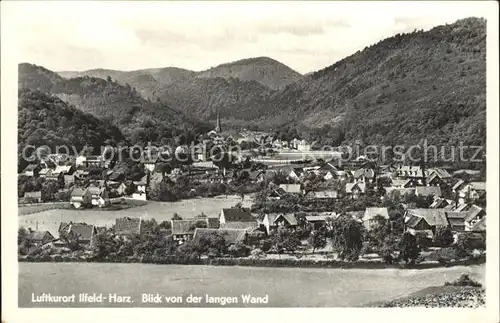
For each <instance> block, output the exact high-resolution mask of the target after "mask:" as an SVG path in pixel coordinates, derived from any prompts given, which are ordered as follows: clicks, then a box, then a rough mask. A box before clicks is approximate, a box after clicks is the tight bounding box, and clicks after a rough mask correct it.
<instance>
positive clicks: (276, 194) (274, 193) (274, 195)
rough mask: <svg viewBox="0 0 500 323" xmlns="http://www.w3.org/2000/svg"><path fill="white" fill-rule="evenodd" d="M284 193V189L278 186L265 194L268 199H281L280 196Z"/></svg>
mask: <svg viewBox="0 0 500 323" xmlns="http://www.w3.org/2000/svg"><path fill="white" fill-rule="evenodd" d="M284 194H285V191H284V190H283V189H281V188H278V189H275V190H272V191H271V192H270V193H269V195H268V196H267V198H268V199H269V200H279V199H281V197H282V196H283V195H284Z"/></svg>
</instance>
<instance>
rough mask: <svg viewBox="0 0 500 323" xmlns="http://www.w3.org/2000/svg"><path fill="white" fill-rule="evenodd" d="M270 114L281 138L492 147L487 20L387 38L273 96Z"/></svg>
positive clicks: (463, 22) (459, 22)
mask: <svg viewBox="0 0 500 323" xmlns="http://www.w3.org/2000/svg"><path fill="white" fill-rule="evenodd" d="M263 111H268V113H267V114H266V115H265V117H264V118H262V120H261V121H262V122H264V121H266V120H267V121H268V123H269V124H271V125H277V124H281V125H282V126H281V127H280V128H281V129H282V130H281V132H285V133H286V132H287V131H292V132H293V131H295V129H299V130H300V132H302V130H301V128H308V129H307V130H308V131H309V132H313V133H314V132H318V131H317V130H318V129H321V130H322V131H321V132H322V133H323V137H324V138H325V139H328V142H329V143H330V144H340V143H349V142H355V141H362V142H365V143H370V144H409V143H416V142H419V141H420V140H422V139H428V140H429V141H430V142H433V143H436V144H456V143H458V141H464V142H465V143H466V144H476V145H477V144H479V145H481V144H485V135H486V129H485V128H486V21H485V20H484V19H476V18H469V19H463V20H459V21H457V22H456V23H454V24H451V25H445V26H439V27H436V28H433V29H432V30H430V31H427V32H424V31H414V32H412V33H409V34H398V35H396V36H394V37H391V38H387V39H385V40H383V41H381V42H379V43H377V44H375V45H373V46H369V47H367V48H365V49H364V50H363V51H359V52H357V53H355V54H354V55H352V56H350V57H347V58H345V59H343V60H341V61H339V62H337V63H335V64H334V65H331V66H329V67H327V68H325V69H323V70H320V71H318V72H316V73H313V74H310V75H307V76H305V77H304V78H302V79H301V80H300V81H298V82H296V83H294V84H291V85H290V86H288V87H286V88H285V89H284V90H283V91H279V92H275V93H273V94H272V95H271V97H270V98H268V100H267V108H266V109H263ZM277 111H279V112H280V113H277ZM290 129H292V130H290Z"/></svg>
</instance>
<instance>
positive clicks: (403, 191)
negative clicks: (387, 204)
mask: <svg viewBox="0 0 500 323" xmlns="http://www.w3.org/2000/svg"><path fill="white" fill-rule="evenodd" d="M384 189H385V194H386V195H391V194H399V195H400V196H405V195H414V194H415V188H398V187H392V186H390V187H384Z"/></svg>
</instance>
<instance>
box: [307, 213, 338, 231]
mask: <svg viewBox="0 0 500 323" xmlns="http://www.w3.org/2000/svg"><path fill="white" fill-rule="evenodd" d="M335 217H336V214H332V215H327V214H315V215H306V218H305V220H306V222H307V223H310V224H312V226H313V228H314V229H319V228H320V227H321V226H323V225H324V224H325V223H326V221H327V220H328V219H329V218H335Z"/></svg>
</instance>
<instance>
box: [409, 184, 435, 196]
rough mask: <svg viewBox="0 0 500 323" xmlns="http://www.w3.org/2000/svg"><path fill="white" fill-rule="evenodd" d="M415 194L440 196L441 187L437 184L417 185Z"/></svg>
mask: <svg viewBox="0 0 500 323" xmlns="http://www.w3.org/2000/svg"><path fill="white" fill-rule="evenodd" d="M415 190H416V191H415V194H417V195H423V196H441V188H440V187H439V186H417V187H416V188H415Z"/></svg>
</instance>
